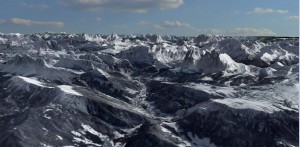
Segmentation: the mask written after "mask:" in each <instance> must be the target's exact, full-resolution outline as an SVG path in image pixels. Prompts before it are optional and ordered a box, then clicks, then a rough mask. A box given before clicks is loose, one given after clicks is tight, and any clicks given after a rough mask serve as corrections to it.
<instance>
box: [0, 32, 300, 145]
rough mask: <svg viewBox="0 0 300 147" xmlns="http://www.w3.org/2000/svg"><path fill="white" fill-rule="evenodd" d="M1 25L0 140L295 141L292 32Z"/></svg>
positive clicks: (47, 142) (84, 142)
mask: <svg viewBox="0 0 300 147" xmlns="http://www.w3.org/2000/svg"><path fill="white" fill-rule="evenodd" d="M294 42H295V39H293V38H285V39H280V38H273V40H268V42H266V38H260V37H251V36H250V37H227V36H208V35H199V36H197V37H177V36H159V35H122V36H119V35H117V34H112V35H89V34H66V33H42V34H30V35H26V34H25V35H23V34H0V144H1V146H4V147H6V146H7V147H11V146H22V147H23V146H24V147H32V146H105V147H112V146H114V147H123V146H126V147H140V146H145V147H152V146H161V147H176V146H180V147H185V146H186V147H195V146H199V147H202V146H209V147H216V146H222V147H257V146H275V147H292V146H299V144H298V142H299V117H298V116H299V109H298V108H299V102H298V95H299V91H298V88H299V63H298V61H299V55H298V54H299V46H298V45H299V43H297V42H299V41H298V40H297V41H296V44H295V43H294Z"/></svg>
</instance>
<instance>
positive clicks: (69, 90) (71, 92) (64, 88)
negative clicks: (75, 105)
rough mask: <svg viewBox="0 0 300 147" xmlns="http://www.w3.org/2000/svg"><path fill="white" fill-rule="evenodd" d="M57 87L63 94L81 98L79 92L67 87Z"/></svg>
mask: <svg viewBox="0 0 300 147" xmlns="http://www.w3.org/2000/svg"><path fill="white" fill-rule="evenodd" d="M57 87H58V88H59V89H61V90H62V91H63V92H66V93H68V94H71V95H76V96H83V95H82V94H80V93H79V92H77V91H75V90H74V89H73V87H72V86H69V85H60V86H57Z"/></svg>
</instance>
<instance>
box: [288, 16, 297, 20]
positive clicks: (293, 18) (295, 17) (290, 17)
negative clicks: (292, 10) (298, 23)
mask: <svg viewBox="0 0 300 147" xmlns="http://www.w3.org/2000/svg"><path fill="white" fill-rule="evenodd" d="M287 19H292V20H299V16H289V17H287Z"/></svg>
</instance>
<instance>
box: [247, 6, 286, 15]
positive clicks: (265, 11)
mask: <svg viewBox="0 0 300 147" xmlns="http://www.w3.org/2000/svg"><path fill="white" fill-rule="evenodd" d="M288 12H289V11H288V10H280V9H277V10H276V9H271V8H258V7H257V8H254V10H253V11H252V12H248V13H250V14H253V13H254V14H286V13H288Z"/></svg>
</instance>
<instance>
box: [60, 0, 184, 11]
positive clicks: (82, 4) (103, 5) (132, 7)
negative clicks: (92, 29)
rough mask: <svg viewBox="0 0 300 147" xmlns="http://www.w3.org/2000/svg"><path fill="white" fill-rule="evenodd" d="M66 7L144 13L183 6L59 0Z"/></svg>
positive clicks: (135, 0) (150, 0) (174, 1)
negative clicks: (156, 9)
mask: <svg viewBox="0 0 300 147" xmlns="http://www.w3.org/2000/svg"><path fill="white" fill-rule="evenodd" d="M59 2H60V4H63V5H64V6H66V7H70V8H73V9H79V10H90V11H96V10H101V9H110V10H113V11H130V12H136V13H145V12H147V11H148V10H149V9H153V8H159V9H173V8H177V7H179V6H180V5H182V4H183V0H59Z"/></svg>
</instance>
